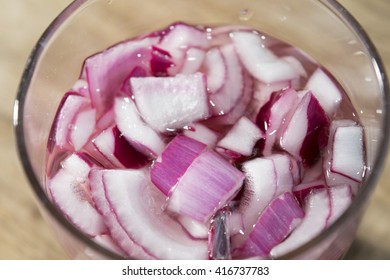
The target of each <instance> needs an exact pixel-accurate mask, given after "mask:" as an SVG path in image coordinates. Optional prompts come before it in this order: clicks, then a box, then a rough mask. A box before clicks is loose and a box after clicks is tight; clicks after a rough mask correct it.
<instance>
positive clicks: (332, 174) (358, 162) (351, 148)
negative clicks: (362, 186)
mask: <svg viewBox="0 0 390 280" xmlns="http://www.w3.org/2000/svg"><path fill="white" fill-rule="evenodd" d="M339 129H340V131H339V133H340V132H341V134H339V137H338V138H339V139H338V140H337V146H338V147H337V146H336V147H335V144H336V142H335V140H336V138H335V133H336V131H338V130H339ZM348 131H351V133H352V134H354V135H355V137H357V138H352V137H351V136H352V135H347V134H346V132H348ZM340 136H341V139H340ZM343 138H344V140H345V141H343ZM339 140H341V141H339ZM347 140H348V141H347ZM363 141H364V140H363V128H362V127H361V126H360V125H358V124H357V123H356V122H354V121H352V120H347V119H342V120H336V121H332V123H331V125H330V132H329V141H328V146H327V148H326V149H325V155H324V160H323V173H324V175H325V179H326V183H327V185H329V186H336V185H343V184H349V185H350V186H351V187H352V189H353V192H354V193H355V192H356V191H357V189H358V185H359V183H360V182H361V180H362V178H363V176H364V172H365V155H364V151H363V150H362V147H363V143H364V142H363ZM342 143H344V144H343V145H341V144H342ZM344 146H348V148H345V149H344V148H343V147H344ZM336 148H337V151H336ZM335 152H341V153H342V154H343V155H344V157H345V158H340V156H341V155H335V156H336V158H334V153H335ZM334 159H335V160H336V165H335V167H336V169H334V167H333V165H334ZM343 162H344V163H345V165H343V164H341V167H340V163H343ZM340 168H341V169H340Z"/></svg>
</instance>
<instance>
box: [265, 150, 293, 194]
mask: <svg viewBox="0 0 390 280" xmlns="http://www.w3.org/2000/svg"><path fill="white" fill-rule="evenodd" d="M267 158H268V159H271V160H272V161H273V163H274V166H275V172H276V191H275V195H274V196H278V195H281V194H282V193H285V192H291V190H292V188H293V186H294V176H293V172H294V170H293V161H295V159H293V158H291V157H290V156H288V155H286V154H273V155H271V156H268V157H267Z"/></svg>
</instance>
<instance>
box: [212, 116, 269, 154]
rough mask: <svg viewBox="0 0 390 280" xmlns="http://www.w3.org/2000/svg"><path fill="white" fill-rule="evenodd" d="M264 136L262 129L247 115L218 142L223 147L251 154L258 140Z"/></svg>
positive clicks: (219, 146) (235, 151) (239, 152)
mask: <svg viewBox="0 0 390 280" xmlns="http://www.w3.org/2000/svg"><path fill="white" fill-rule="evenodd" d="M262 137H263V133H262V132H261V130H260V129H259V128H258V127H257V126H256V125H255V124H254V123H253V122H252V121H251V120H249V119H248V118H247V117H241V118H240V119H239V120H238V122H237V123H236V124H235V125H234V126H233V127H232V128H231V129H230V130H229V131H228V133H227V134H226V135H225V136H224V137H223V138H222V139H221V140H220V141H219V142H218V143H217V149H218V148H223V149H226V150H229V151H232V152H234V153H238V154H240V155H243V156H250V155H251V154H252V152H253V148H254V146H255V144H256V142H257V141H258V140H259V139H260V138H262Z"/></svg>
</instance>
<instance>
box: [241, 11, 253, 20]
mask: <svg viewBox="0 0 390 280" xmlns="http://www.w3.org/2000/svg"><path fill="white" fill-rule="evenodd" d="M252 16H253V12H252V11H251V10H249V9H242V10H241V11H240V15H239V19H240V20H242V21H248V20H250V19H251V18H252Z"/></svg>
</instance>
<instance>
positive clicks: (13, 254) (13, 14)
mask: <svg viewBox="0 0 390 280" xmlns="http://www.w3.org/2000/svg"><path fill="white" fill-rule="evenodd" d="M69 2H70V1H69V0H56V1H47V0H34V1H33V0H14V1H5V0H2V1H1V4H2V5H1V6H2V8H1V11H0V29H1V32H0V34H1V43H0V91H1V93H0V259H66V258H67V256H66V255H65V253H64V251H63V250H62V249H61V248H60V247H59V245H58V244H57V241H56V237H55V236H54V234H53V232H52V231H51V229H50V228H49V227H48V226H47V224H46V223H45V222H44V221H43V219H42V218H41V215H40V213H39V212H38V210H37V208H36V206H35V204H34V199H33V194H32V191H31V190H30V188H29V186H28V182H27V180H26V179H25V176H24V173H23V170H22V169H21V165H20V163H19V160H18V157H17V152H16V148H15V144H14V143H15V139H14V135H13V128H12V109H13V100H14V97H15V94H16V91H17V86H18V83H19V79H20V77H21V74H22V71H23V68H24V65H25V62H26V60H27V58H28V55H29V53H30V50H31V49H32V47H33V45H34V44H35V42H36V41H37V39H38V37H39V36H40V35H41V33H42V32H43V30H44V29H45V28H46V26H47V25H48V24H49V23H50V21H51V20H52V19H53V18H54V17H55V15H56V14H57V13H58V12H59V11H61V10H62V9H63V8H64V7H65V6H66V5H67V4H69ZM340 2H341V3H342V4H344V5H345V7H346V8H347V9H349V10H350V11H351V13H352V14H353V15H354V16H355V17H356V18H357V19H358V20H359V21H360V22H361V24H362V25H363V27H364V28H365V29H366V31H367V32H368V34H369V36H370V37H371V38H372V40H373V42H374V43H375V45H376V46H377V48H378V50H379V53H380V54H381V56H382V58H383V60H384V62H385V65H386V68H387V71H388V72H389V73H390V32H389V28H390V19H389V15H390V1H388V0H341V1H340ZM389 185H390V157H389V158H388V161H387V165H386V167H385V170H384V172H383V175H382V177H381V179H380V182H379V186H378V188H377V189H376V191H375V193H374V195H373V198H372V201H371V203H370V204H369V207H368V210H367V213H366V214H365V216H364V219H363V222H362V224H361V226H360V228H359V232H358V236H357V239H356V242H355V243H354V244H353V246H352V248H351V250H350V252H349V253H348V255H347V257H348V258H353V259H390V186H389Z"/></svg>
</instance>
